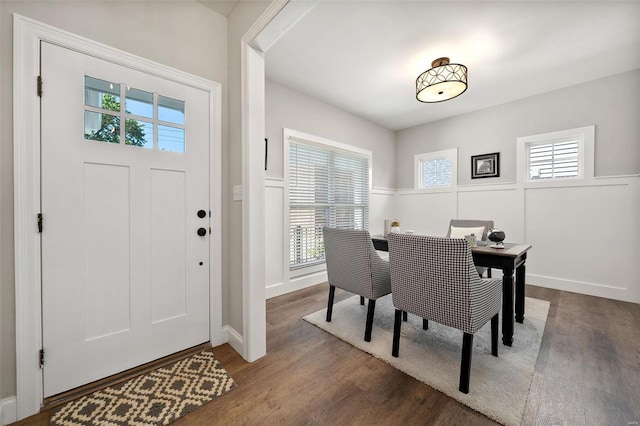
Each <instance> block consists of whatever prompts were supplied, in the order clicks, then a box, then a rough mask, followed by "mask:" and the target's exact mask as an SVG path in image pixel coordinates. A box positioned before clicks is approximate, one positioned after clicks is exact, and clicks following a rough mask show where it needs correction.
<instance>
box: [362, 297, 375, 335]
mask: <svg viewBox="0 0 640 426" xmlns="http://www.w3.org/2000/svg"><path fill="white" fill-rule="evenodd" d="M375 311H376V301H375V300H373V299H369V306H368V307H367V325H366V326H365V328H364V341H365V342H370V341H371V329H372V328H373V314H374V312H375Z"/></svg>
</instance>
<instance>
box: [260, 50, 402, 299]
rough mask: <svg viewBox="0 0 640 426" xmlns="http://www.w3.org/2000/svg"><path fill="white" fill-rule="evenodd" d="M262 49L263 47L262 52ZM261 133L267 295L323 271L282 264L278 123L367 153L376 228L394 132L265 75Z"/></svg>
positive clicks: (384, 204)
mask: <svg viewBox="0 0 640 426" xmlns="http://www.w3.org/2000/svg"><path fill="white" fill-rule="evenodd" d="M267 55H268V53H267ZM266 126H267V129H266V136H267V138H268V139H269V155H268V167H267V171H266V172H265V173H266V176H267V179H266V180H265V200H266V203H265V204H266V205H265V223H266V226H265V230H266V235H265V241H266V242H267V245H268V247H267V250H266V256H267V257H266V259H265V264H266V280H267V282H266V285H267V297H273V296H277V295H280V294H283V293H286V292H289V291H293V290H297V289H299V288H304V287H306V286H309V285H313V284H317V283H320V282H324V281H326V274H325V273H324V271H321V272H318V273H314V274H311V275H308V276H302V277H299V278H296V279H292V278H290V277H289V270H288V268H287V267H286V266H285V265H286V262H285V256H286V253H284V251H283V250H282V249H281V247H284V246H285V244H286V241H285V240H284V238H285V235H286V234H287V233H286V232H285V229H284V227H283V215H284V214H285V211H284V210H283V206H284V202H285V197H286V196H287V194H285V191H284V188H285V187H284V181H283V176H284V165H285V164H286V160H285V159H284V158H283V142H284V141H283V129H284V128H288V129H291V130H295V131H299V132H303V133H307V134H311V135H314V136H318V137H321V138H324V139H329V140H332V141H335V142H340V143H344V144H347V145H352V146H355V147H358V148H364V149H367V150H369V151H371V152H372V153H373V160H372V170H373V172H372V183H373V189H372V191H371V200H370V216H369V226H370V230H371V232H372V233H382V228H383V220H384V218H388V217H391V216H392V214H393V191H392V190H391V189H390V188H394V187H395V183H394V171H393V164H394V156H395V135H394V132H393V131H391V130H388V129H386V128H384V127H382V126H378V125H376V124H374V123H371V122H369V121H367V120H364V119H362V118H360V117H357V116H355V115H353V114H351V113H348V112H346V111H343V110H340V109H338V108H335V107H333V106H330V105H327V104H325V103H323V102H320V101H318V100H317V99H314V98H312V97H309V96H307V95H303V94H302V93H300V92H297V91H295V90H292V89H289V88H287V87H285V86H283V85H281V84H279V83H276V82H274V81H271V80H267V81H266Z"/></svg>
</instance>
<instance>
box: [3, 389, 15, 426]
mask: <svg viewBox="0 0 640 426" xmlns="http://www.w3.org/2000/svg"><path fill="white" fill-rule="evenodd" d="M16 420H18V419H17V418H16V397H15V396H10V397H9V398H5V399H3V400H2V401H0V426H4V425H8V424H9V423H13V422H15V421H16Z"/></svg>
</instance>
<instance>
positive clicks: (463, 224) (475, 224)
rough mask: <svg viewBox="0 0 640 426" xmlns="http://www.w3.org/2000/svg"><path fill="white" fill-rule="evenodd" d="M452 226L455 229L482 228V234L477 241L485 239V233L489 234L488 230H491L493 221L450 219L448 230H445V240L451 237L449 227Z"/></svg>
mask: <svg viewBox="0 0 640 426" xmlns="http://www.w3.org/2000/svg"><path fill="white" fill-rule="evenodd" d="M452 226H453V227H455V228H479V227H484V231H483V232H482V238H478V239H479V240H486V239H487V233H488V232H489V230H490V229H492V228H493V221H492V220H469V219H451V221H450V222H449V229H448V230H447V238H449V237H451V227H452ZM469 234H470V233H469ZM469 234H465V235H469ZM463 236H464V235H463Z"/></svg>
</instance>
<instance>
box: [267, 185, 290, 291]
mask: <svg viewBox="0 0 640 426" xmlns="http://www.w3.org/2000/svg"><path fill="white" fill-rule="evenodd" d="M281 182H282V181H280V184H279V183H278V181H269V180H268V181H267V185H266V186H265V194H264V195H265V196H264V198H265V219H264V220H265V227H264V229H265V236H264V240H265V243H266V244H267V247H266V250H265V274H266V280H265V282H266V286H267V288H268V287H271V286H274V285H280V284H282V282H283V279H284V272H285V271H284V246H285V239H284V238H285V230H284V209H283V206H284V195H285V194H284V186H283V185H282V184H281Z"/></svg>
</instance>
